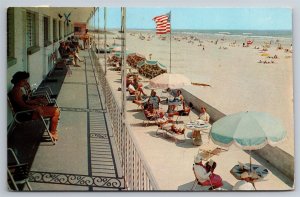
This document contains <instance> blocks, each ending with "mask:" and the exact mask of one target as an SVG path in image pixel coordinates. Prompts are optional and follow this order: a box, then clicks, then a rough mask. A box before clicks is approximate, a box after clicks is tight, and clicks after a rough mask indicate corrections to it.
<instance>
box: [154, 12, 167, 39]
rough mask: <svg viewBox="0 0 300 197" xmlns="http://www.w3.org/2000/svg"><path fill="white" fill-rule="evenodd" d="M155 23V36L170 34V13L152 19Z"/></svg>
mask: <svg viewBox="0 0 300 197" xmlns="http://www.w3.org/2000/svg"><path fill="white" fill-rule="evenodd" d="M153 20H154V21H155V23H156V34H166V33H169V32H171V23H170V22H171V12H169V13H167V14H164V15H160V16H156V17H154V18H153Z"/></svg>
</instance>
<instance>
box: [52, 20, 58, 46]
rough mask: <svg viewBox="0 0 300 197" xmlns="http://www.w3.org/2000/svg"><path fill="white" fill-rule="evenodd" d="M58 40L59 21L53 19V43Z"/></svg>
mask: <svg viewBox="0 0 300 197" xmlns="http://www.w3.org/2000/svg"><path fill="white" fill-rule="evenodd" d="M57 40H58V39H57V21H56V19H53V41H54V42H56V41H57Z"/></svg>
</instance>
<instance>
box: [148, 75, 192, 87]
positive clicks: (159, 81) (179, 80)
mask: <svg viewBox="0 0 300 197" xmlns="http://www.w3.org/2000/svg"><path fill="white" fill-rule="evenodd" d="M149 84H150V87H151V88H160V89H167V88H170V89H179V88H182V87H184V86H186V85H191V81H190V79H188V78H187V77H186V76H184V75H182V74H175V73H164V74H161V75H158V76H157V77H154V78H153V79H151V80H150V83H149Z"/></svg>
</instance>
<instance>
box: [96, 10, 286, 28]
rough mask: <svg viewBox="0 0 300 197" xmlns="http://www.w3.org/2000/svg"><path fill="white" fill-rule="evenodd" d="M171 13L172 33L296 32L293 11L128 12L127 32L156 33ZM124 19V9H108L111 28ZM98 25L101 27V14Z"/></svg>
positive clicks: (108, 26) (108, 22)
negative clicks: (157, 23) (159, 18)
mask: <svg viewBox="0 0 300 197" xmlns="http://www.w3.org/2000/svg"><path fill="white" fill-rule="evenodd" d="M99 10H100V28H103V26H104V25H103V18H104V11H103V10H104V8H100V9H99ZM169 11H171V13H172V14H171V15H172V16H171V27H172V29H199V30H205V29H207V30H212V29H227V30H234V29H237V30H244V29H245V30H291V29H292V10H291V9H289V8H127V9H126V13H127V17H126V26H127V29H155V23H154V21H153V20H152V19H153V17H155V16H158V15H162V14H165V13H168V12H169ZM120 18H121V8H107V28H120V23H121V22H120V21H121V19H120ZM92 21H93V19H92ZM95 21H96V27H98V11H97V12H96V20H95ZM91 26H93V24H91Z"/></svg>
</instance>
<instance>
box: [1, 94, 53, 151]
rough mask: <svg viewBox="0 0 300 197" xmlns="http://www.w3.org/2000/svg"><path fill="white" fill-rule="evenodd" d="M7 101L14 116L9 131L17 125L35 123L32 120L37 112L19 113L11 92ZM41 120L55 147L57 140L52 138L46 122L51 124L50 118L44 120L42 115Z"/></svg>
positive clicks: (26, 111)
mask: <svg viewBox="0 0 300 197" xmlns="http://www.w3.org/2000/svg"><path fill="white" fill-rule="evenodd" d="M7 101H8V105H9V107H10V109H11V112H12V115H13V122H12V123H11V124H10V126H9V128H8V130H10V129H12V127H13V126H14V125H15V124H23V123H27V122H30V121H35V120H33V119H32V116H33V113H35V112H36V111H35V110H25V111H19V110H17V109H16V107H15V106H16V104H15V103H14V100H13V99H12V94H11V92H9V93H8V96H7ZM39 119H40V120H41V121H42V122H43V125H44V126H45V130H46V132H47V134H48V135H49V137H50V139H51V141H52V144H53V145H55V142H56V140H55V139H54V138H53V137H52V135H51V133H50V130H49V128H48V126H47V124H46V121H48V122H50V118H47V117H46V118H44V117H42V116H41V115H39Z"/></svg>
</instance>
